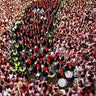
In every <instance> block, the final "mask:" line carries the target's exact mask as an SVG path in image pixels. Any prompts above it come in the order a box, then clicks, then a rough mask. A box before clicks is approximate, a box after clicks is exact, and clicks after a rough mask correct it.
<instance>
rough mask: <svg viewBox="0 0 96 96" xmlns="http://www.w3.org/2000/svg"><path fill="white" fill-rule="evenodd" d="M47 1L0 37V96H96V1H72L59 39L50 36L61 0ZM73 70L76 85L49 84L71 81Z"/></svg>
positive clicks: (63, 16) (60, 26)
mask: <svg viewBox="0 0 96 96" xmlns="http://www.w3.org/2000/svg"><path fill="white" fill-rule="evenodd" d="M42 1H43V0H41V3H40V2H39V3H40V4H39V3H38V2H37V3H36V2H34V3H32V4H33V5H31V7H30V6H28V7H27V8H26V9H25V12H24V14H23V17H22V18H21V19H19V20H17V21H16V22H14V23H13V25H12V26H11V27H12V28H11V31H6V32H4V33H3V35H2V36H1V37H0V96H2V95H3V96H95V93H96V92H95V88H96V76H95V70H96V39H95V38H96V36H95V27H96V26H95V12H96V10H95V5H94V4H95V1H94V0H93V1H91V0H88V1H87V0H83V1H81V2H75V0H74V1H72V0H68V1H66V3H65V5H64V6H62V7H61V10H60V11H61V12H60V23H59V24H58V26H57V29H56V31H57V32H56V34H55V35H53V36H52V37H53V38H50V37H49V33H48V32H49V31H50V30H51V29H50V26H51V27H52V26H53V25H52V24H53V23H52V22H53V19H54V18H55V17H56V16H57V15H56V13H57V11H58V8H59V4H60V0H56V2H55V0H53V1H50V0H49V2H47V1H46V2H45V1H44V2H42ZM57 1H58V2H57ZM43 5H45V6H43ZM46 5H47V6H46ZM53 5H54V6H53ZM61 5H62V3H61ZM49 6H50V7H49ZM41 25H42V26H41ZM51 31H52V30H51ZM67 71H70V72H72V73H74V74H73V75H74V76H72V78H71V80H72V86H68V87H65V88H61V89H60V86H59V85H58V84H53V82H54V81H53V82H50V81H46V78H53V77H54V76H57V79H60V78H64V79H66V80H68V82H70V80H69V79H70V77H71V75H70V74H67V75H68V76H69V77H68V76H67V75H66V72H67ZM31 74H34V77H36V79H38V80H35V81H34V80H33V81H32V80H30V78H28V76H30V75H31ZM41 76H42V80H40V77H41ZM38 77H39V78H38Z"/></svg>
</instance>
